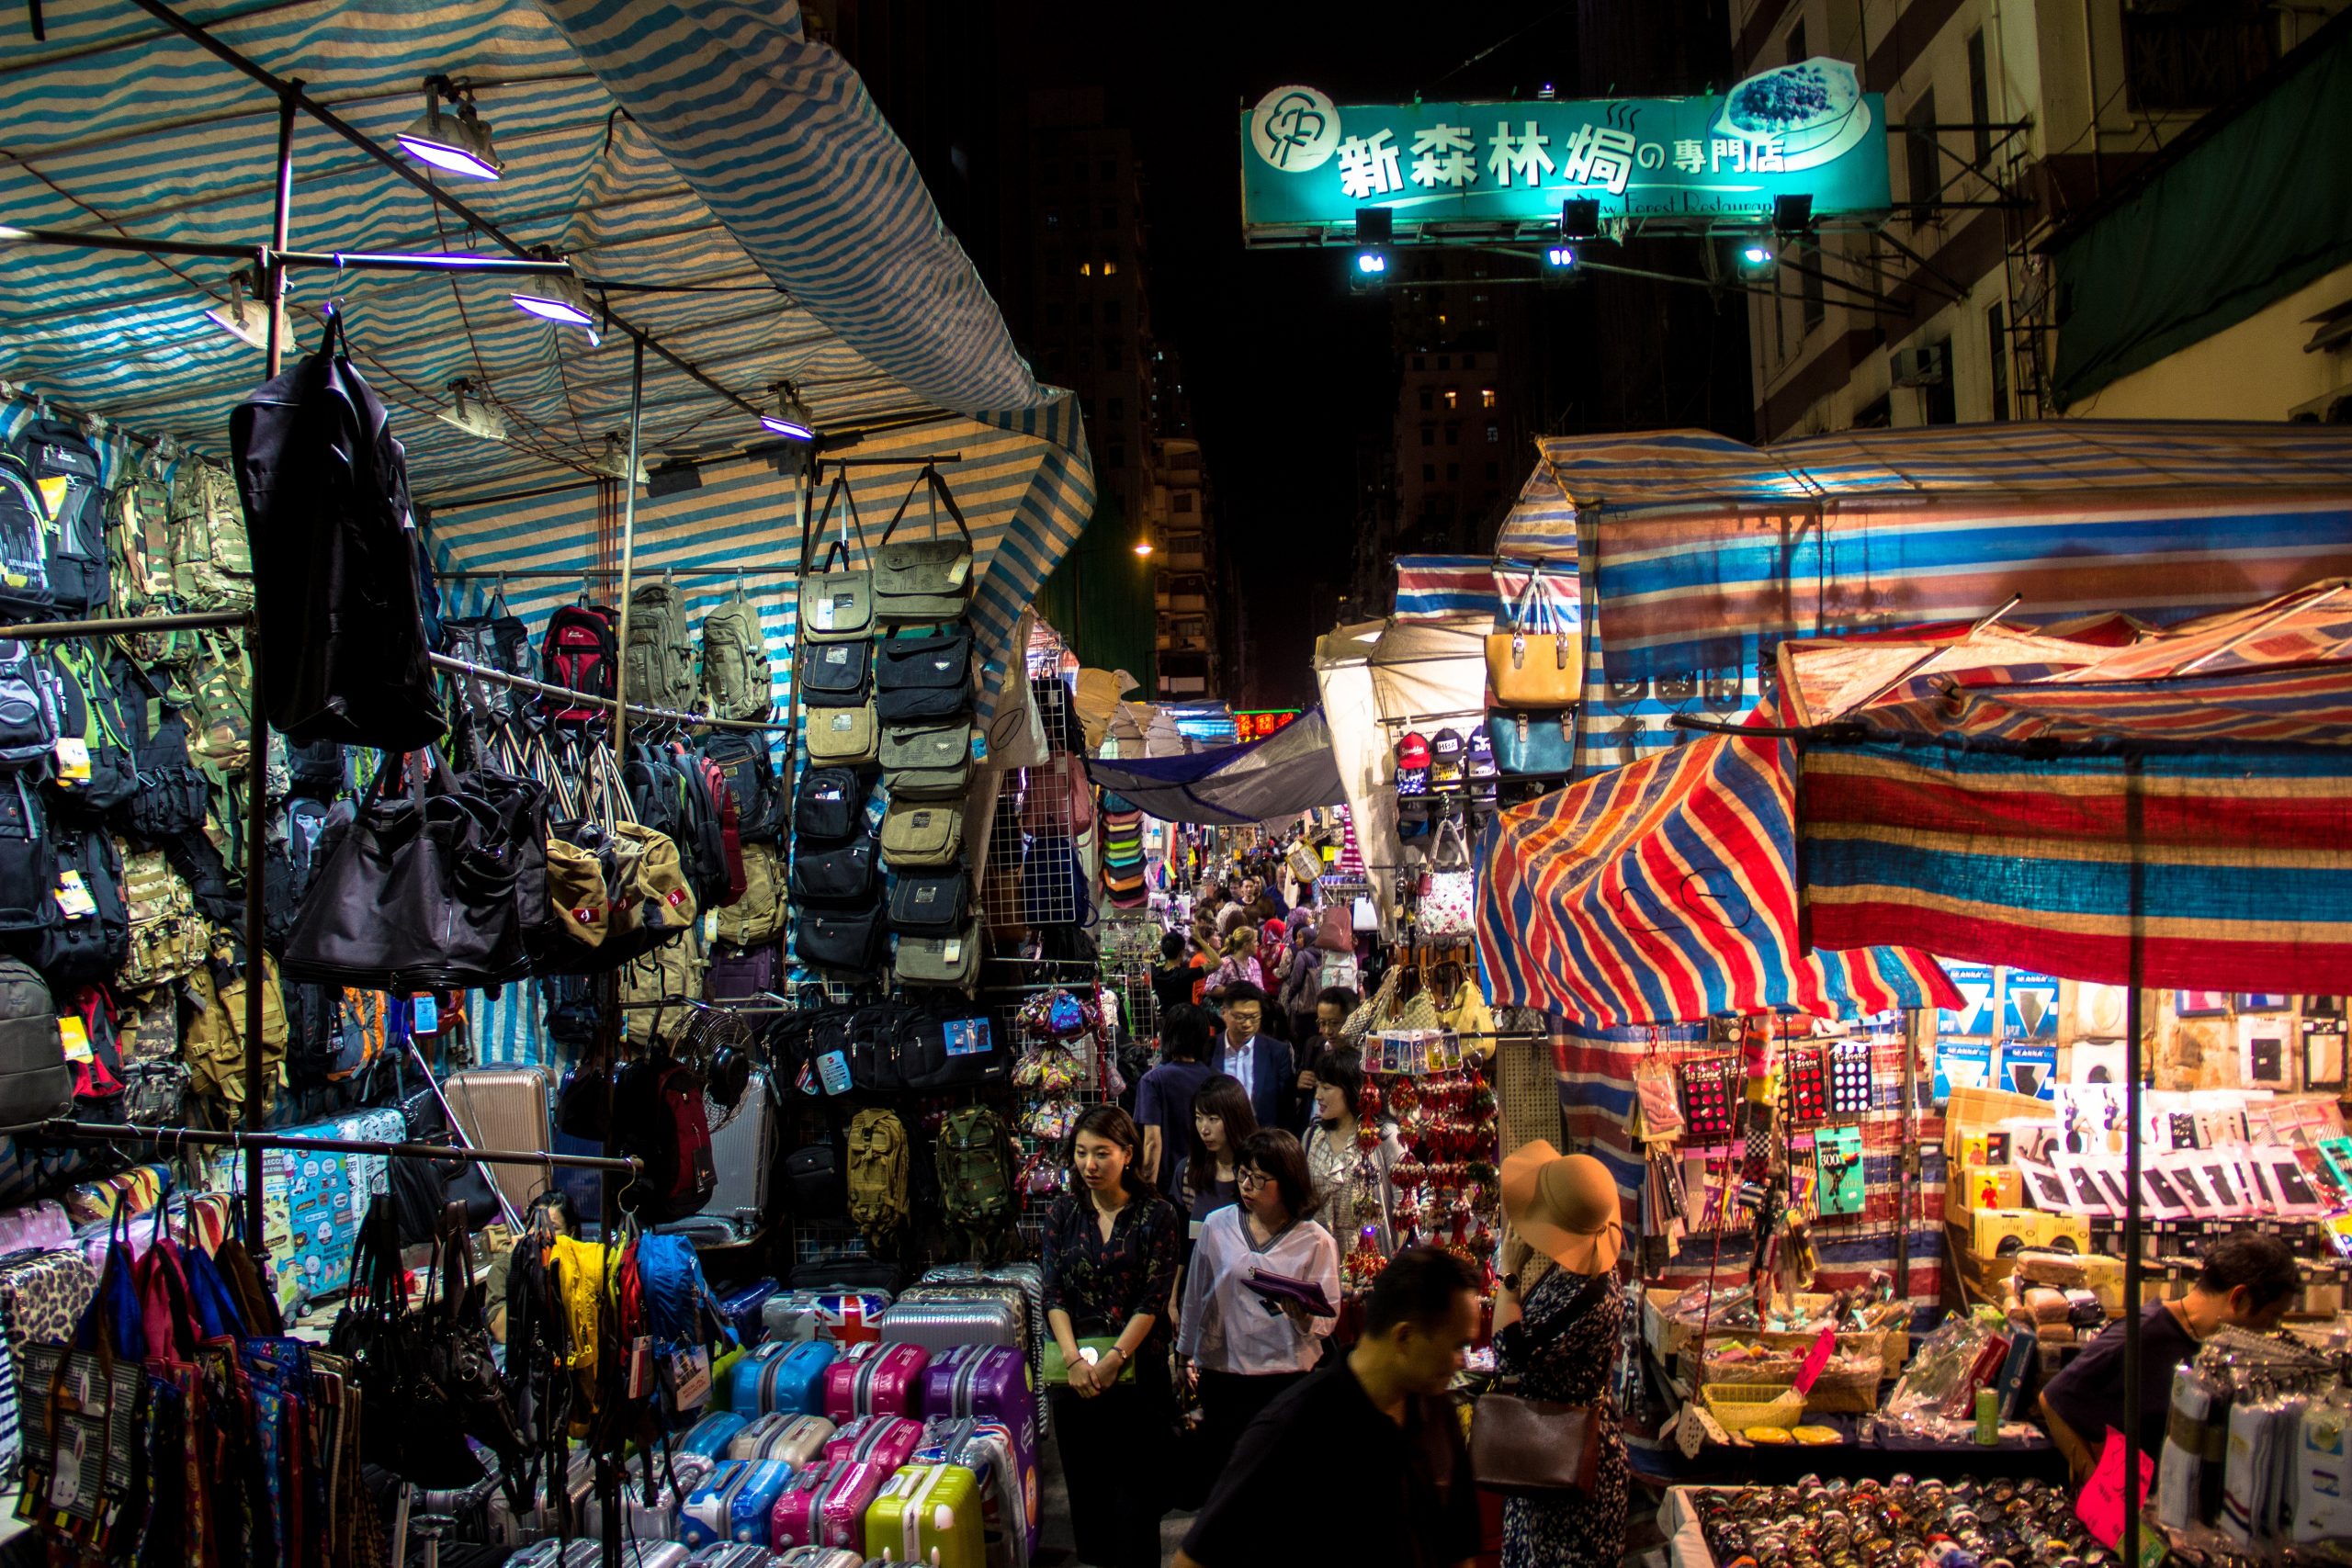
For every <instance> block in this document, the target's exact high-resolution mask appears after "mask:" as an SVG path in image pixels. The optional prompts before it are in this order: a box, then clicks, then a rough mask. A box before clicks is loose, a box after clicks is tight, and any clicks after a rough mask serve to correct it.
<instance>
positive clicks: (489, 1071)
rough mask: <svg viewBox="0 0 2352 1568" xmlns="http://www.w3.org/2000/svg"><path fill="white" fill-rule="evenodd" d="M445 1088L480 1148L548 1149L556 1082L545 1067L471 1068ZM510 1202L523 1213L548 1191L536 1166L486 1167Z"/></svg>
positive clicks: (544, 1177) (452, 1106)
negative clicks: (535, 1199) (533, 1201)
mask: <svg viewBox="0 0 2352 1568" xmlns="http://www.w3.org/2000/svg"><path fill="white" fill-rule="evenodd" d="M441 1092H442V1093H443V1094H445V1095H447V1096H448V1099H449V1109H450V1110H452V1111H456V1112H457V1113H458V1126H459V1128H461V1129H462V1130H463V1131H464V1133H465V1134H466V1142H468V1143H469V1144H471V1145H474V1146H475V1147H476V1148H481V1149H544V1148H546V1147H548V1127H549V1122H548V1107H549V1106H550V1105H551V1104H552V1103H553V1099H552V1092H553V1090H552V1085H551V1084H550V1083H549V1081H548V1071H547V1069H546V1068H545V1067H469V1068H467V1069H466V1070H465V1071H464V1072H461V1073H451V1074H450V1075H449V1076H448V1077H447V1079H446V1080H444V1082H443V1083H442V1086H441ZM489 1170H490V1174H491V1175H492V1178H494V1179H496V1180H497V1182H498V1190H500V1191H501V1192H503V1193H504V1194H505V1195H506V1201H508V1202H509V1203H512V1204H514V1205H515V1213H518V1214H519V1213H523V1212H525V1211H526V1210H527V1209H528V1208H530V1206H531V1200H533V1199H534V1198H537V1196H538V1195H539V1194H540V1193H542V1192H544V1191H546V1190H547V1189H548V1173H547V1171H546V1170H544V1169H543V1168H540V1167H538V1166H532V1165H493V1166H491V1167H489Z"/></svg>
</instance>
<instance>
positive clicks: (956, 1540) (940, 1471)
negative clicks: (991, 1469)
mask: <svg viewBox="0 0 2352 1568" xmlns="http://www.w3.org/2000/svg"><path fill="white" fill-rule="evenodd" d="M865 1555H866V1556H867V1557H868V1558H869V1559H873V1558H884V1557H887V1558H888V1559H890V1560H891V1561H892V1562H910V1563H916V1562H919V1563H928V1564H931V1565H932V1568H988V1545H987V1540H986V1538H985V1537H984V1536H983V1534H982V1532H981V1529H980V1485H979V1482H978V1480H977V1479H975V1478H974V1476H973V1474H972V1472H970V1471H968V1470H966V1469H965V1468H964V1467H963V1466H961V1465H955V1464H910V1465H906V1466H904V1467H902V1468H901V1469H900V1470H899V1472H898V1473H897V1474H896V1475H893V1476H892V1477H890V1481H889V1483H888V1485H886V1486H884V1487H883V1488H882V1490H881V1492H880V1494H879V1495H876V1497H875V1499H874V1501H873V1503H872V1504H870V1505H869V1506H867V1508H866V1510H865Z"/></svg>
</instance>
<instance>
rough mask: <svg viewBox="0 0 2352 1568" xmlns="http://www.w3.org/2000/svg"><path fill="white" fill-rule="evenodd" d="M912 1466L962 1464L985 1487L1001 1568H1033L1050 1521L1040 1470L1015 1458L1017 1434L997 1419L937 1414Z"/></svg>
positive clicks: (994, 1558)
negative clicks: (1045, 1515)
mask: <svg viewBox="0 0 2352 1568" xmlns="http://www.w3.org/2000/svg"><path fill="white" fill-rule="evenodd" d="M907 1462H908V1463H910V1464H960V1465H962V1466H963V1467H964V1468H965V1469H966V1470H968V1471H970V1472H972V1474H973V1476H974V1477H975V1478H976V1479H977V1480H978V1482H979V1483H980V1518H981V1521H982V1523H983V1525H984V1526H985V1528H986V1529H987V1533H988V1543H989V1559H990V1562H991V1563H993V1564H995V1565H996V1568H1027V1563H1028V1562H1029V1559H1030V1555H1031V1554H1032V1553H1033V1552H1035V1551H1036V1549H1037V1534H1038V1530H1039V1529H1040V1527H1041V1526H1042V1525H1043V1523H1044V1518H1043V1514H1042V1511H1041V1508H1040V1505H1039V1499H1038V1495H1037V1475H1036V1472H1035V1469H1034V1468H1033V1469H1027V1470H1024V1469H1023V1466H1022V1465H1021V1463H1020V1461H1018V1460H1016V1459H1015V1458H1014V1457H1013V1450H1012V1431H1011V1429H1010V1428H1008V1427H1004V1426H1003V1425H1001V1423H999V1422H995V1421H975V1420H973V1419H971V1418H970V1417H969V1416H965V1417H961V1418H957V1417H955V1416H934V1417H933V1418H932V1419H931V1420H930V1421H928V1422H926V1423H924V1425H923V1436H922V1447H921V1448H919V1449H917V1450H915V1451H914V1453H913V1454H912V1455H910V1457H909V1459H908V1461H907Z"/></svg>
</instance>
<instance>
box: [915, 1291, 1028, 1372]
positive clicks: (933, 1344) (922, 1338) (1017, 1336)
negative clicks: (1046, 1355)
mask: <svg viewBox="0 0 2352 1568" xmlns="http://www.w3.org/2000/svg"><path fill="white" fill-rule="evenodd" d="M918 1290H920V1287H918ZM915 1294H917V1291H910V1292H907V1296H908V1297H911V1296H914V1295H915ZM925 1295H926V1299H924V1300H921V1301H913V1300H909V1299H907V1297H901V1298H900V1299H899V1301H897V1302H895V1303H892V1304H891V1307H890V1310H889V1311H888V1312H886V1313H884V1314H882V1324H881V1328H882V1343H884V1344H885V1345H920V1346H922V1348H924V1349H926V1350H931V1351H934V1352H936V1351H940V1350H946V1349H950V1348H954V1347H956V1346H957V1345H988V1346H1000V1345H1001V1346H1003V1347H1004V1348H1007V1349H1012V1350H1018V1351H1020V1352H1021V1353H1022V1355H1023V1356H1024V1357H1025V1356H1026V1355H1027V1354H1028V1352H1029V1336H1028V1332H1027V1325H1025V1324H1024V1323H1023V1321H1022V1320H1023V1318H1025V1317H1026V1316H1027V1315H1028V1314H1027V1312H1026V1311H1025V1310H1024V1309H1023V1307H1021V1306H1019V1305H1017V1304H1015V1303H1012V1302H1008V1301H1005V1300H1003V1299H1001V1297H994V1296H986V1295H979V1294H977V1293H976V1294H973V1295H968V1296H966V1295H957V1296H930V1295H928V1293H927V1292H926V1293H925Z"/></svg>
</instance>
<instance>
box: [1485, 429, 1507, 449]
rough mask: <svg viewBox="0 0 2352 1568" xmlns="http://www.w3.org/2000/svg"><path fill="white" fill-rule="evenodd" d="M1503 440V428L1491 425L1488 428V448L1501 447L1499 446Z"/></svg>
mask: <svg viewBox="0 0 2352 1568" xmlns="http://www.w3.org/2000/svg"><path fill="white" fill-rule="evenodd" d="M1502 438H1503V427H1502V426H1501V425H1499V424H1490V425H1488V426H1487V446H1499V445H1500V444H1501V442H1502Z"/></svg>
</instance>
